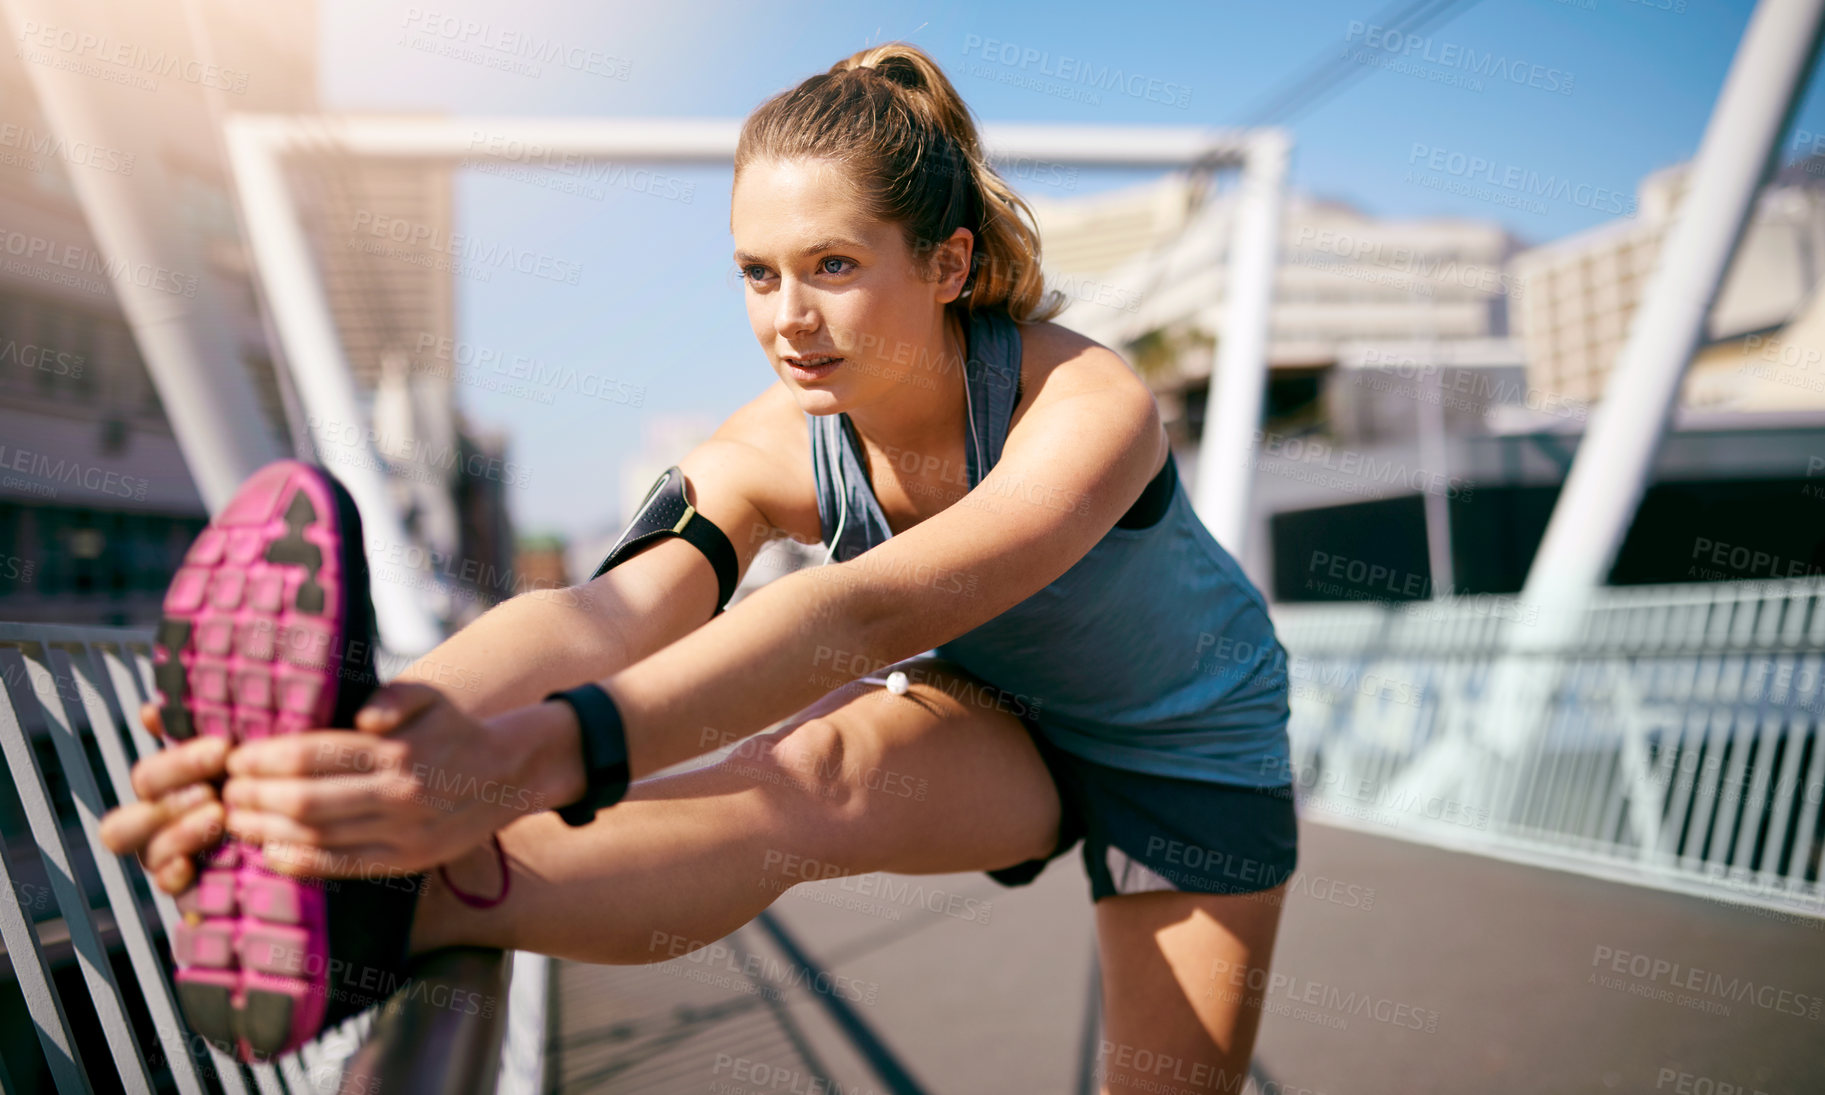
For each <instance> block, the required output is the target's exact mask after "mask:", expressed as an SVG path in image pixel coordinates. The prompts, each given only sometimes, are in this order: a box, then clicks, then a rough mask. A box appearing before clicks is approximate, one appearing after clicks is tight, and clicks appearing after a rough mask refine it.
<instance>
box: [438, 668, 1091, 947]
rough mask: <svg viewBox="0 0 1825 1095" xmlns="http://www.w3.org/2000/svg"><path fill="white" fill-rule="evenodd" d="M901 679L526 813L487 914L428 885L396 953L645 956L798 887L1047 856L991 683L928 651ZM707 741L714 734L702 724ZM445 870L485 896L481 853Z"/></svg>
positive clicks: (1014, 737)
mask: <svg viewBox="0 0 1825 1095" xmlns="http://www.w3.org/2000/svg"><path fill="white" fill-rule="evenodd" d="M920 665H921V666H922V667H923V668H922V669H921V670H920V672H919V673H917V674H916V675H915V683H914V684H913V685H912V687H911V689H910V690H909V691H908V692H907V693H906V694H905V695H901V696H896V695H893V694H892V693H889V692H888V691H887V690H886V689H884V688H882V687H880V686H879V685H863V684H858V685H851V686H848V687H845V688H843V689H840V690H839V691H837V692H833V693H831V694H830V695H829V696H826V697H825V698H824V699H823V700H820V701H819V702H818V703H816V704H813V705H812V706H811V707H809V708H806V709H805V710H804V711H803V712H800V713H799V714H798V715H797V716H795V717H794V719H793V720H792V721H791V722H789V723H788V724H787V725H786V726H784V727H782V728H780V729H778V730H775V731H772V732H770V733H768V734H765V735H761V736H759V737H757V738H754V739H751V740H750V741H748V742H745V743H743V744H742V745H741V746H740V747H739V748H738V749H737V750H736V751H735V752H734V753H733V754H732V755H730V756H729V757H728V758H726V759H725V760H723V761H722V762H720V763H718V764H716V765H713V766H711V767H707V768H703V769H699V770H696V771H692V772H686V773H683V774H680V775H674V776H668V777H665V778H662V779H655V780H648V781H644V782H642V783H638V784H636V785H635V786H634V787H633V789H631V790H630V792H629V794H628V796H627V798H625V799H624V800H622V801H621V802H620V803H617V804H616V805H615V806H612V807H610V808H609V809H607V810H605V811H603V812H602V813H601V814H600V815H599V816H598V817H597V819H596V821H595V822H594V823H593V824H590V825H588V826H585V827H582V828H575V829H573V828H571V827H570V826H568V825H566V824H565V823H564V822H563V821H562V820H560V819H559V818H558V817H557V816H556V815H555V814H552V813H549V812H547V813H542V814H534V815H530V816H528V817H525V818H522V819H520V820H519V821H516V822H514V823H513V824H512V825H511V826H509V827H507V828H506V829H504V830H502V831H501V833H500V838H501V843H502V845H503V847H504V848H505V850H506V853H507V856H508V859H509V860H510V862H511V864H512V871H513V889H512V893H511V895H510V896H509V898H508V899H507V900H506V901H505V902H504V903H502V904H501V905H500V906H497V907H496V908H493V909H474V908H470V907H468V906H465V905H463V904H461V903H460V902H458V901H457V900H456V899H455V897H454V896H453V895H452V894H451V893H450V892H449V890H448V889H447V888H446V887H445V886H444V885H443V884H442V883H441V882H440V881H438V880H437V879H436V877H435V872H434V873H433V880H432V882H431V884H430V887H429V889H428V890H427V891H426V892H425V893H424V894H423V896H422V897H421V898H420V900H419V906H418V913H417V918H416V920H415V922H414V926H413V936H412V942H413V950H414V952H415V953H416V952H421V951H425V950H430V949H433V948H436V947H441V946H448V945H452V944H473V945H480V946H490V947H501V948H512V949H518V950H527V951H535V952H539V953H543V954H549V955H553V956H556V957H560V958H568V959H573V960H576V961H584V962H599V963H611V964H637V963H645V962H658V961H663V960H665V959H668V958H673V957H677V956H678V955H679V954H681V953H684V951H683V950H680V949H679V948H680V946H681V945H684V946H686V949H695V948H696V947H698V946H702V945H704V944H706V943H709V942H711V941H714V940H717V939H720V938H722V937H723V936H725V935H727V934H729V933H730V932H732V931H734V930H735V929H736V928H739V927H741V926H742V925H743V924H745V923H747V922H748V921H749V920H751V919H753V918H754V917H755V916H756V915H757V914H759V913H760V912H761V911H762V910H764V909H765V908H766V907H767V906H768V905H769V904H770V903H771V902H772V901H773V899H774V898H776V897H778V896H779V894H780V893H781V892H783V891H784V890H785V889H787V888H790V886H791V885H793V884H794V883H797V882H802V881H807V880H810V879H812V878H817V877H838V876H840V875H852V874H864V873H867V872H870V871H892V872H896V873H901V874H938V873H948V872H955V871H974V870H992V869H995V868H1000V867H1007V866H1011V865H1013V864H1015V863H1019V862H1022V861H1024V860H1027V859H1031V858H1037V857H1039V856H1043V855H1045V854H1047V853H1048V852H1050V851H1051V849H1052V847H1053V846H1054V844H1055V842H1056V840H1057V834H1058V824H1059V816H1060V815H1059V810H1060V806H1059V801H1058V796H1057V792H1056V790H1055V789H1054V787H1053V785H1052V781H1051V777H1050V775H1049V774H1048V772H1047V770H1046V767H1045V764H1044V762H1043V761H1042V760H1041V759H1040V756H1039V753H1038V751H1037V750H1036V749H1035V748H1034V747H1033V744H1032V742H1031V741H1030V740H1029V739H1028V737H1027V734H1026V731H1025V730H1024V729H1023V728H1022V726H1021V725H1020V723H1019V721H1018V720H1017V719H1016V718H1015V717H1014V715H1012V714H1010V713H1009V712H1008V711H1006V710H1004V709H1001V708H1000V707H997V706H995V705H994V704H993V702H992V700H988V701H987V705H986V706H985V697H992V696H993V695H994V693H993V692H992V690H988V689H985V688H984V686H982V685H981V684H980V683H979V682H976V681H975V680H974V679H973V678H970V677H967V676H964V675H962V674H960V673H956V672H953V671H951V670H950V669H949V667H945V666H942V665H941V664H940V663H936V662H935V661H932V660H926V661H923V662H921V663H920ZM709 733H711V734H714V733H715V732H714V731H710V732H709ZM450 873H451V875H452V877H453V878H454V880H455V881H456V882H457V884H458V885H459V886H461V887H462V888H463V889H464V890H465V891H481V892H484V893H490V894H491V893H494V892H496V891H495V889H493V887H495V886H497V885H498V875H497V872H496V869H495V867H494V865H493V861H492V851H491V849H486V848H484V849H480V850H478V851H474V852H471V853H470V854H469V855H467V856H465V857H464V858H463V859H462V860H460V861H459V862H458V863H457V864H453V865H452V866H451V868H450Z"/></svg>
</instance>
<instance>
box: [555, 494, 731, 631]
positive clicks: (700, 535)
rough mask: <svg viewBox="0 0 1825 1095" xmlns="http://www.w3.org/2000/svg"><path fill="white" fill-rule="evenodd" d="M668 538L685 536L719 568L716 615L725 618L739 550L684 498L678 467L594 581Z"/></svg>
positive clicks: (650, 499)
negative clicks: (645, 548) (636, 554)
mask: <svg viewBox="0 0 1825 1095" xmlns="http://www.w3.org/2000/svg"><path fill="white" fill-rule="evenodd" d="M665 536H681V537H683V538H684V539H685V541H686V542H688V543H689V544H690V545H691V546H692V547H695V548H696V549H697V550H698V551H701V552H703V555H704V558H706V559H708V560H709V561H710V565H711V566H712V567H714V568H715V569H716V585H717V596H716V611H715V612H714V613H711V615H712V616H717V615H721V613H722V610H723V608H724V607H725V606H727V605H728V603H729V598H730V597H732V596H734V595H735V584H736V580H737V577H738V572H739V571H740V569H741V568H740V565H739V564H738V563H737V562H736V558H735V547H734V545H732V544H730V543H729V538H728V537H727V536H726V535H724V534H723V531H722V530H721V529H719V528H717V527H716V525H715V523H714V522H712V521H711V520H710V519H709V518H708V517H705V516H704V515H703V514H701V513H698V512H697V509H696V507H694V506H692V505H691V504H690V502H688V501H686V500H685V497H684V472H683V471H682V470H681V469H680V468H679V467H678V466H677V465H676V464H674V465H672V466H671V467H669V468H667V469H665V473H664V474H662V475H661V476H660V477H659V480H658V482H656V483H654V484H653V486H652V489H650V490H648V491H647V492H646V497H645V498H643V499H641V500H640V506H639V508H638V509H636V510H635V511H634V518H633V520H632V521H630V522H628V526H627V530H626V531H625V532H623V533H622V534H621V539H620V540H617V541H616V542H615V546H614V547H612V548H610V549H609V552H608V556H607V558H605V559H603V560H602V565H601V566H599V567H597V568H596V572H595V573H594V574H592V575H590V579H591V580H592V581H593V580H594V579H596V578H600V577H601V576H602V575H603V574H606V573H607V572H608V570H609V569H610V568H611V567H614V566H617V565H619V564H620V563H623V562H626V561H627V560H628V559H629V558H631V557H632V556H633V555H634V553H635V552H637V551H639V550H640V549H641V548H643V547H645V546H646V545H647V544H650V543H652V542H653V541H654V540H657V539H660V538H661V537H665Z"/></svg>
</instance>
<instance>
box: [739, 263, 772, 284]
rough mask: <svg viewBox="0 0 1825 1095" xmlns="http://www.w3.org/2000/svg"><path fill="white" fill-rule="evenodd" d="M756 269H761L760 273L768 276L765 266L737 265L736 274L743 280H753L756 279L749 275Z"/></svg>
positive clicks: (762, 275)
mask: <svg viewBox="0 0 1825 1095" xmlns="http://www.w3.org/2000/svg"><path fill="white" fill-rule="evenodd" d="M755 270H759V271H760V272H761V273H760V276H761V277H766V276H767V272H766V267H763V266H737V267H736V268H735V274H736V276H737V277H739V278H741V280H743V281H752V280H754V279H752V278H750V277H749V276H748V275H749V274H751V273H753V272H754V271H755Z"/></svg>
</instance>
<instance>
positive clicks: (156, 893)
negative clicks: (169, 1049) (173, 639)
mask: <svg viewBox="0 0 1825 1095" xmlns="http://www.w3.org/2000/svg"><path fill="white" fill-rule="evenodd" d="M117 643H118V645H115V646H112V647H105V648H103V655H102V661H103V664H105V665H106V666H107V667H108V673H109V675H110V676H111V677H112V678H113V679H114V692H115V695H116V696H119V697H126V696H129V695H130V696H132V697H133V698H134V700H135V702H134V705H133V707H134V709H133V710H132V711H130V712H129V711H127V710H126V708H127V703H126V700H125V699H124V698H123V699H122V700H121V709H122V711H123V712H125V713H126V715H127V718H126V727H127V733H128V734H129V735H130V736H131V737H132V739H133V743H134V748H135V751H136V753H137V754H138V755H139V756H140V757H146V756H149V755H151V754H152V753H153V752H155V751H157V749H158V748H159V746H158V742H157V741H156V740H154V739H153V737H152V734H151V733H150V732H149V731H148V730H147V729H146V727H145V724H144V723H142V722H140V721H139V711H138V708H139V705H140V704H141V703H143V702H145V701H147V700H149V699H151V697H152V695H153V692H152V688H151V679H152V678H151V664H152V663H151V653H150V649H151V648H150V645H149V643H150V639H149V637H146V636H135V637H126V636H122V637H121V638H120V639H118V640H117ZM142 660H143V663H144V673H141V672H140V669H141V667H142ZM106 755H107V754H106V753H103V757H104V758H105V757H106ZM114 780H115V783H114V792H115V797H116V798H119V799H120V800H121V801H122V802H126V801H127V798H126V795H128V794H132V793H133V782H132V777H131V770H130V769H129V771H128V773H127V774H126V775H125V776H115V777H114ZM123 788H124V791H123ZM147 882H148V886H149V888H150V889H151V890H152V906H153V908H155V909H156V910H158V918H159V920H160V922H162V923H163V924H164V925H165V938H166V939H167V940H169V939H171V938H173V937H174V936H175V935H176V933H177V921H178V911H177V902H176V901H174V900H173V899H172V897H171V895H170V894H168V893H166V892H165V891H164V890H161V889H159V888H158V887H157V886H156V885H151V880H150V879H148V880H147ZM187 1031H188V1028H186V1032H187ZM186 1044H187V1045H188V1044H192V1043H191V1041H190V1039H188V1038H186ZM203 1046H204V1049H205V1051H206V1052H207V1053H208V1054H209V1061H210V1063H211V1064H212V1065H214V1066H215V1078H216V1082H217V1083H219V1084H221V1085H222V1090H223V1091H224V1092H225V1093H226V1095H247V1084H246V1083H245V1082H244V1081H243V1080H242V1078H241V1065H240V1062H239V1061H237V1060H235V1059H234V1058H233V1057H230V1056H229V1055H228V1054H226V1053H223V1052H222V1051H221V1050H219V1049H217V1048H216V1047H215V1045H214V1043H212V1042H209V1041H208V1040H207V1039H204V1040H203Z"/></svg>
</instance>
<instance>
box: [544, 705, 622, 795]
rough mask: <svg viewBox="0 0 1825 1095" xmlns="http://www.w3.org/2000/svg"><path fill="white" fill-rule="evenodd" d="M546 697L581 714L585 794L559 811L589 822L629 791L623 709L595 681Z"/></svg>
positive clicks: (578, 723)
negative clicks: (620, 709) (598, 811)
mask: <svg viewBox="0 0 1825 1095" xmlns="http://www.w3.org/2000/svg"><path fill="white" fill-rule="evenodd" d="M545 700H546V702H550V701H551V700H562V701H563V702H565V703H567V704H569V705H570V709H571V710H572V711H575V712H576V713H577V730H578V736H580V737H581V738H582V739H583V781H584V790H583V797H582V798H579V799H577V800H576V801H575V802H573V803H571V804H569V805H568V806H560V807H558V808H557V814H558V816H559V817H561V818H563V819H564V821H565V823H566V824H568V825H573V826H577V827H581V826H584V825H588V824H589V823H590V822H592V821H594V820H596V811H597V810H600V809H603V808H604V807H607V806H613V805H614V804H615V803H617V802H620V801H621V797H622V796H623V795H625V794H627V783H628V779H627V777H628V768H627V732H626V730H625V728H624V727H623V726H622V725H621V712H620V711H617V710H616V709H615V701H614V700H613V699H611V698H609V695H608V691H607V690H606V689H604V688H603V687H602V686H601V685H599V684H596V683H594V682H591V683H588V684H579V685H577V686H576V687H575V688H570V689H566V690H564V691H562V692H553V693H551V694H550V695H548V696H546V697H545Z"/></svg>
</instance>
